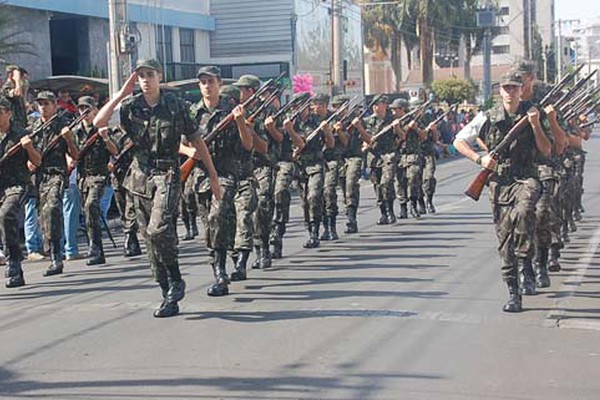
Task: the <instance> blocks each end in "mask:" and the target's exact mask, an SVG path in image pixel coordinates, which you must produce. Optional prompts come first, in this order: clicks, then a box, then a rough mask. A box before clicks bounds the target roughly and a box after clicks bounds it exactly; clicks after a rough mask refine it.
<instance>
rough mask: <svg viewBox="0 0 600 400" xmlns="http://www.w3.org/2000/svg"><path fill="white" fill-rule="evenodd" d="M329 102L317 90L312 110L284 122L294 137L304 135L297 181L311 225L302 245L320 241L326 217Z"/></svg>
mask: <svg viewBox="0 0 600 400" xmlns="http://www.w3.org/2000/svg"><path fill="white" fill-rule="evenodd" d="M328 104H329V96H328V95H326V94H317V95H315V96H314V97H313V99H312V110H311V112H310V113H309V112H306V111H305V112H304V113H303V114H301V115H300V116H299V117H298V119H297V120H296V121H291V120H289V119H286V121H285V122H284V127H285V129H286V131H287V132H288V133H289V134H290V135H291V136H292V137H293V136H296V135H301V136H302V137H303V139H304V143H303V145H302V147H299V148H298V149H297V150H296V151H297V152H300V156H299V160H298V163H299V167H300V176H299V178H298V184H299V186H300V198H301V200H302V208H303V210H304V222H305V224H306V226H307V228H308V239H307V240H306V242H305V243H304V245H303V247H304V248H307V249H312V248H316V247H319V245H320V241H319V227H320V224H321V221H322V218H323V179H324V171H323V167H324V165H323V164H324V162H323V147H324V146H326V147H327V148H331V147H333V146H334V139H333V135H332V134H331V128H330V127H329V126H328V124H327V123H326V119H327V118H328V117H329V115H330V114H329V110H328V109H327V105H328ZM317 128H318V129H319V130H320V131H321V132H320V133H319V134H318V135H317V136H315V137H314V139H313V140H311V141H310V142H307V141H306V139H307V138H308V135H309V134H310V133H311V132H313V131H314V130H315V129H317Z"/></svg>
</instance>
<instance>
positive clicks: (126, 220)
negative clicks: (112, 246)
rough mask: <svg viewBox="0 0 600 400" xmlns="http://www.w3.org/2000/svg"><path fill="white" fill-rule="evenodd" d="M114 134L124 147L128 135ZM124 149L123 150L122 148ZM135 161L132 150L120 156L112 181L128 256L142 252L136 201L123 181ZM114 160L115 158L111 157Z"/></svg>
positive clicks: (119, 143)
mask: <svg viewBox="0 0 600 400" xmlns="http://www.w3.org/2000/svg"><path fill="white" fill-rule="evenodd" d="M113 136H114V137H115V139H116V140H117V147H118V148H119V149H123V147H124V146H125V145H126V144H127V142H128V136H126V135H123V133H122V132H121V130H119V129H115V130H114V131H113ZM120 151H122V150H120ZM132 161H133V157H132V156H131V152H126V153H124V154H123V155H121V156H120V158H119V161H118V162H117V163H116V164H114V163H113V166H114V169H113V171H112V173H111V183H112V186H113V189H114V193H115V203H116V204H117V208H118V209H119V215H120V217H121V222H122V224H123V233H125V242H124V254H125V256H127V257H132V256H138V255H140V254H141V253H142V251H141V249H140V244H139V241H138V237H137V232H138V224H137V217H136V212H135V204H134V203H135V202H134V198H133V196H132V195H131V193H130V192H129V191H128V190H127V189H125V186H123V182H124V181H125V174H126V173H127V170H128V169H129V166H130V165H131V162H132ZM111 162H114V159H111Z"/></svg>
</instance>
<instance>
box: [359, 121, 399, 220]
mask: <svg viewBox="0 0 600 400" xmlns="http://www.w3.org/2000/svg"><path fill="white" fill-rule="evenodd" d="M391 122H392V116H391V114H390V113H387V114H386V116H385V117H384V118H379V117H378V116H377V115H375V114H373V115H371V116H370V117H368V118H367V119H365V128H366V130H367V131H368V132H369V133H371V134H372V135H376V134H377V133H378V132H379V131H381V130H382V129H383V128H384V127H385V126H386V125H388V124H390V123H391ZM369 155H370V162H369V166H370V167H371V182H372V183H373V189H374V190H375V196H376V197H377V205H378V206H379V210H380V212H381V217H380V218H379V221H378V222H377V223H378V224H380V225H385V224H390V223H394V222H395V221H396V217H395V216H394V177H395V176H396V173H397V171H396V170H397V165H396V164H397V155H396V134H395V133H394V131H393V130H392V129H390V130H389V131H388V132H387V133H386V134H385V135H383V136H381V137H379V139H378V140H377V141H376V142H375V143H374V144H373V146H372V148H371V151H370V153H369Z"/></svg>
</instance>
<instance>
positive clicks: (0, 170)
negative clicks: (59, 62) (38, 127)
mask: <svg viewBox="0 0 600 400" xmlns="http://www.w3.org/2000/svg"><path fill="white" fill-rule="evenodd" d="M11 110H12V104H11V102H10V101H9V100H8V99H6V98H5V97H1V96H0V157H2V158H3V160H5V161H4V162H2V163H1V164H0V239H2V242H3V243H4V250H5V252H6V256H7V258H8V266H7V267H6V273H5V276H6V278H7V280H6V287H7V288H13V287H19V286H23V285H25V278H24V277H23V270H22V269H21V260H22V259H23V252H22V251H21V246H20V244H19V225H20V224H19V223H18V222H19V214H20V213H21V209H22V207H23V205H24V202H25V199H26V197H27V186H28V184H29V178H30V174H29V170H28V168H27V161H30V162H31V163H33V164H39V163H40V161H41V158H42V157H41V154H40V152H39V151H38V150H37V149H36V148H35V147H34V146H33V142H32V141H31V138H29V136H27V132H26V131H25V130H24V129H22V128H20V127H19V126H18V124H16V123H14V122H13V121H12V111H11ZM19 143H20V144H21V147H22V148H23V150H24V151H23V150H21V151H19V152H17V153H16V154H15V155H13V156H12V157H8V156H6V154H7V151H8V150H9V149H10V148H12V147H13V146H16V145H18V144H19ZM5 156H6V158H5Z"/></svg>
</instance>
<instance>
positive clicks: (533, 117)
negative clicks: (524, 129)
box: [527, 107, 540, 125]
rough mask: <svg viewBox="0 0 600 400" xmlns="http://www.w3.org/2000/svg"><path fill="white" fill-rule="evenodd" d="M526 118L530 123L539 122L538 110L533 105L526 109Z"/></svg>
mask: <svg viewBox="0 0 600 400" xmlns="http://www.w3.org/2000/svg"><path fill="white" fill-rule="evenodd" d="M527 119H528V120H529V123H530V124H531V125H534V124H539V123H540V111H539V110H538V109H537V108H535V107H531V108H530V109H529V110H527Z"/></svg>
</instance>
